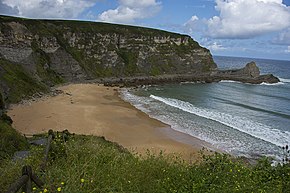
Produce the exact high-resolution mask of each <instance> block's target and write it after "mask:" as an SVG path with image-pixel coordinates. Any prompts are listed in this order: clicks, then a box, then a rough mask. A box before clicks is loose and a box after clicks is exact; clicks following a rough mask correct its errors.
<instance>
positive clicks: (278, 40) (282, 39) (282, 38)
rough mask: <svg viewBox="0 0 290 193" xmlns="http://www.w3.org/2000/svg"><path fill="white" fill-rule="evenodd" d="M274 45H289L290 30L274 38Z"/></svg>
mask: <svg viewBox="0 0 290 193" xmlns="http://www.w3.org/2000/svg"><path fill="white" fill-rule="evenodd" d="M272 43H274V44H280V45H290V28H288V29H287V30H285V31H283V32H281V33H280V34H279V35H278V36H277V37H275V38H274V40H273V42H272Z"/></svg>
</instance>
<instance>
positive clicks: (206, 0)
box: [0, 0, 290, 60]
mask: <svg viewBox="0 0 290 193" xmlns="http://www.w3.org/2000/svg"><path fill="white" fill-rule="evenodd" d="M0 14H5V15H14V16H21V17H28V18H58V19H59V18H61V19H80V20H90V21H103V22H111V23H122V24H130V25H138V26H146V27H152V28H158V29H164V30H168V31H173V32H178V33H185V34H188V35H190V36H191V37H192V38H193V39H195V40H197V41H198V42H199V43H200V44H201V45H202V46H205V47H207V48H209V49H210V50H211V52H212V53H213V55H226V56H241V57H254V58H273V59H284V60H290V0H0Z"/></svg>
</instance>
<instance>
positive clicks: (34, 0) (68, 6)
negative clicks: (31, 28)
mask: <svg viewBox="0 0 290 193" xmlns="http://www.w3.org/2000/svg"><path fill="white" fill-rule="evenodd" d="M1 3H2V4H4V5H5V6H6V7H8V8H10V9H13V10H17V14H16V15H18V16H23V17H30V18H76V17H78V16H79V15H80V14H81V13H82V12H83V11H84V10H85V9H87V8H89V7H92V6H93V5H95V3H96V1H93V0H25V1H23V0H2V2H1ZM2 4H0V5H1V7H2ZM0 11H1V12H0V13H5V12H2V9H0ZM15 13H16V12H15ZM12 14H13V13H12Z"/></svg>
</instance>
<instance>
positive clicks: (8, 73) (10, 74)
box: [0, 59, 48, 103]
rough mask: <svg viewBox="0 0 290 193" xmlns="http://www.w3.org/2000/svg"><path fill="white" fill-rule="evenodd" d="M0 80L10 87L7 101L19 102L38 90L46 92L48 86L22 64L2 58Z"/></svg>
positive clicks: (0, 61) (0, 60)
mask: <svg viewBox="0 0 290 193" xmlns="http://www.w3.org/2000/svg"><path fill="white" fill-rule="evenodd" d="M1 71H2V72H3V75H1V76H0V81H3V82H4V84H6V86H7V87H8V88H9V95H8V96H7V100H6V101H5V102H7V103H17V102H19V101H20V100H22V99H24V98H27V97H29V96H31V95H33V94H35V93H37V92H46V91H47V90H48V88H47V87H46V86H45V85H44V84H41V83H40V82H39V81H37V80H36V79H35V78H33V77H32V76H31V75H30V74H29V73H27V72H26V71H25V70H24V68H23V67H22V66H20V65H17V64H14V63H12V62H9V61H7V60H4V59H0V73H1Z"/></svg>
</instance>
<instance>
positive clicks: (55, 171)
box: [0, 136, 290, 193]
mask: <svg viewBox="0 0 290 193" xmlns="http://www.w3.org/2000/svg"><path fill="white" fill-rule="evenodd" d="M35 152H37V154H36V155H34V156H31V157H30V158H29V159H28V160H26V164H27V163H28V164H31V165H33V168H39V164H40V163H39V161H37V160H41V157H39V155H40V154H41V153H42V150H41V149H36V150H35ZM50 160H51V161H50V163H49V166H48V168H47V172H46V174H45V176H44V177H43V178H44V179H45V182H46V185H45V188H46V189H48V190H49V192H52V191H53V189H54V190H56V189H57V188H60V189H59V190H61V192H69V193H74V192H75V193H77V192H83V193H85V192H88V193H89V192H164V193H165V192H214V193H216V192H243V193H244V192H269V193H272V192H277V193H278V192H289V191H290V186H289V185H290V167H289V165H284V166H278V167H271V165H270V163H269V162H268V161H266V160H262V161H261V162H260V163H259V164H258V165H257V166H255V167H249V166H245V165H244V164H242V163H240V162H237V161H234V162H233V161H232V160H231V159H229V158H228V157H227V156H226V155H220V154H216V155H213V156H210V157H205V158H204V161H203V162H202V163H201V164H200V165H198V164H187V163H185V162H183V161H180V160H179V159H178V158H176V157H165V156H163V155H162V154H161V155H160V156H152V155H151V156H150V155H149V156H148V157H147V158H143V159H142V158H140V157H138V156H134V155H132V154H130V153H128V152H127V151H126V150H124V149H123V148H120V147H119V146H118V145H116V144H113V143H110V142H107V141H105V140H104V139H103V138H99V137H92V136H74V137H72V138H71V139H70V140H69V141H68V142H67V143H62V142H61V141H60V140H59V139H57V140H56V141H55V143H54V148H53V152H52V154H51V157H50ZM23 164H25V163H17V164H12V163H10V162H7V163H5V165H2V166H0V173H1V174H2V175H1V176H0V187H2V188H4V190H5V189H7V186H8V184H10V183H11V182H12V181H13V180H14V179H16V178H17V176H19V171H20V169H21V165H23ZM37 173H38V175H40V174H41V173H40V172H37ZM40 191H43V190H36V191H35V192H40Z"/></svg>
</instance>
